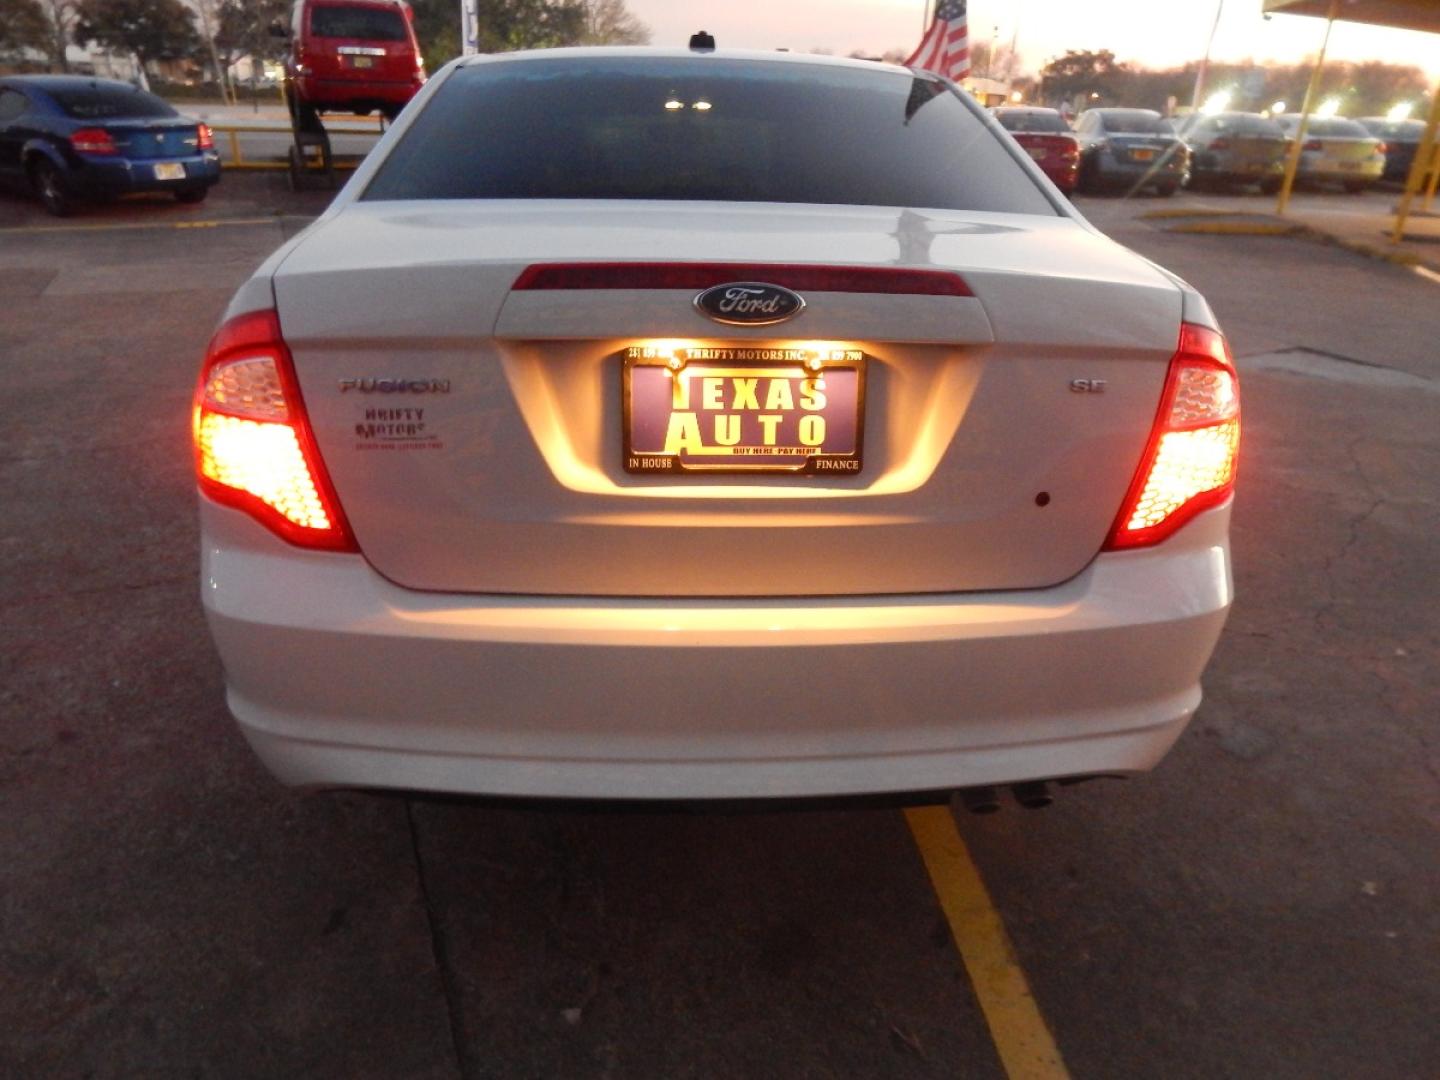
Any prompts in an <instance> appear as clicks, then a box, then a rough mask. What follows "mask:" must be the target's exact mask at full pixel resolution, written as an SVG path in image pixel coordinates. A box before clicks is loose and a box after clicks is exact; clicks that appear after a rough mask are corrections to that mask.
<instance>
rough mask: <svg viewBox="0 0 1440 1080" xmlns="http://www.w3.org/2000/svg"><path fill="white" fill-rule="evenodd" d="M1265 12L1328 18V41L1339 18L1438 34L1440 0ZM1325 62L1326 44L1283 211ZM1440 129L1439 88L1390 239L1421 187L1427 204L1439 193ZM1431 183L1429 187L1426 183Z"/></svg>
mask: <svg viewBox="0 0 1440 1080" xmlns="http://www.w3.org/2000/svg"><path fill="white" fill-rule="evenodd" d="M1264 10H1265V14H1266V15H1267V16H1269V15H1272V14H1273V15H1311V16H1315V17H1317V18H1321V19H1326V20H1328V25H1327V26H1326V28H1325V42H1326V44H1328V43H1329V41H1330V29H1331V27H1333V26H1334V25H1335V22H1336V20H1337V19H1338V20H1341V21H1343V22H1358V23H1369V24H1370V25H1372V26H1388V27H1392V28H1394V29H1397V30H1420V31H1423V32H1425V33H1430V34H1440V0H1265V8H1264ZM1324 66H1325V45H1322V46H1321V47H1320V56H1319V58H1318V59H1317V60H1316V61H1315V71H1314V73H1313V74H1312V76H1311V78H1310V88H1309V90H1308V91H1307V92H1306V94H1305V105H1304V107H1303V109H1302V110H1301V114H1300V126H1299V129H1298V130H1297V131H1296V133H1295V143H1294V146H1292V148H1291V152H1290V159H1289V161H1288V162H1287V164H1286V168H1285V181H1284V183H1283V184H1282V185H1281V188H1280V202H1279V204H1278V206H1277V207H1276V212H1277V213H1281V214H1283V213H1284V212H1285V204H1286V202H1287V201H1288V200H1289V198H1290V188H1291V187H1292V186H1293V184H1294V182H1295V170H1296V168H1297V167H1298V166H1299V163H1300V148H1301V146H1302V144H1303V143H1304V141H1305V127H1306V124H1307V123H1308V122H1309V120H1310V110H1311V109H1312V108H1313V107H1314V104H1315V101H1314V98H1315V89H1316V87H1317V86H1318V85H1319V82H1320V72H1321V69H1322V68H1323V67H1324ZM1437 128H1440V88H1437V90H1436V92H1435V96H1434V100H1433V101H1432V103H1431V106H1430V119H1429V121H1428V123H1426V125H1425V134H1424V135H1423V136H1421V139H1420V145H1419V146H1418V147H1417V148H1416V151H1415V163H1414V164H1413V165H1412V166H1411V167H1410V175H1409V177H1407V178H1406V181H1405V195H1404V196H1403V197H1402V198H1401V200H1400V206H1399V207H1398V209H1397V210H1396V213H1395V230H1394V232H1393V233H1392V234H1391V239H1392V240H1394V241H1395V242H1396V243H1398V242H1399V241H1400V240H1401V239H1402V237H1403V236H1404V234H1405V220H1406V218H1408V217H1409V216H1410V206H1411V203H1412V202H1413V201H1414V199H1415V195H1416V194H1417V193H1418V192H1419V191H1420V190H1421V188H1427V194H1426V199H1425V201H1426V206H1427V208H1428V206H1429V203H1430V200H1431V199H1433V198H1434V196H1435V186H1436V180H1437V179H1440V155H1437V153H1436V151H1437V149H1440V147H1437V144H1436V129H1437ZM1427 185H1428V187H1427Z"/></svg>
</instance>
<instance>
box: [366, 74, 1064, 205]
mask: <svg viewBox="0 0 1440 1080" xmlns="http://www.w3.org/2000/svg"><path fill="white" fill-rule="evenodd" d="M362 198H364V199H371V200H374V199H700V200H721V201H741V202H784V203H842V204H851V205H866V206H904V207H917V208H920V207H925V208H933V209H956V210H993V211H1001V212H1008V213H1022V214H1046V215H1054V214H1056V213H1057V211H1056V210H1055V208H1054V207H1053V205H1052V204H1051V203H1050V202H1049V200H1047V199H1046V198H1045V196H1044V195H1043V194H1042V193H1041V192H1040V190H1039V188H1038V187H1037V186H1036V185H1035V183H1034V182H1033V181H1032V180H1031V179H1030V177H1029V176H1028V175H1027V174H1026V173H1025V172H1024V170H1023V169H1022V168H1021V167H1020V166H1019V164H1018V163H1017V162H1016V161H1015V159H1014V158H1012V157H1011V156H1010V153H1009V151H1008V150H1007V149H1006V148H1005V146H1004V145H1002V144H1001V142H1000V140H998V139H997V138H996V137H995V136H994V135H993V134H992V133H991V131H990V130H989V129H988V128H987V126H986V124H985V123H984V122H983V120H982V119H981V118H980V116H978V115H977V113H976V111H975V110H974V109H973V108H972V107H971V106H969V105H967V104H966V103H965V102H964V101H962V100H961V99H960V97H959V96H958V95H957V94H955V93H953V92H952V91H950V90H949V89H947V88H946V86H945V84H944V83H942V82H940V81H938V80H936V79H933V78H931V77H929V76H911V75H908V74H902V73H899V72H891V71H884V70H873V71H872V70H865V69H855V68H844V67H839V66H836V67H829V66H822V65H819V64H800V63H790V62H768V61H759V60H731V59H723V58H720V57H713V56H699V57H684V58H669V59H661V58H655V57H644V58H641V57H615V56H611V57H595V58H585V57H575V56H573V55H572V56H569V57H565V58H558V57H557V58H554V59H545V58H537V59H530V60H518V61H498V62H490V63H480V64H476V65H474V66H471V67H462V68H459V69H457V70H456V71H455V72H454V73H453V74H452V75H451V77H450V78H449V79H448V80H446V82H445V83H444V85H443V86H441V88H440V89H439V91H438V92H437V93H436V94H435V96H434V97H433V98H432V99H431V100H430V102H429V103H428V104H427V105H426V107H425V109H424V110H423V111H422V112H421V113H420V114H419V116H417V117H416V118H415V121H414V123H413V124H412V125H411V126H410V128H409V129H408V130H407V131H406V133H405V135H404V136H403V137H402V138H401V140H400V142H399V143H398V145H396V147H395V149H394V150H393V151H392V152H391V153H390V155H389V156H388V157H387V158H386V159H385V161H384V163H383V164H382V165H381V166H380V168H379V171H378V172H377V173H376V176H375V179H374V180H372V181H371V183H370V186H369V188H368V189H367V190H366V192H365V194H364V195H363V196H362Z"/></svg>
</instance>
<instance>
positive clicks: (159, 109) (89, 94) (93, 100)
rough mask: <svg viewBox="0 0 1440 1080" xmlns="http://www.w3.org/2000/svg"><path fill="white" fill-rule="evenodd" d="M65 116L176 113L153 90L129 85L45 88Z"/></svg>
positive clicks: (95, 117)
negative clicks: (70, 88)
mask: <svg viewBox="0 0 1440 1080" xmlns="http://www.w3.org/2000/svg"><path fill="white" fill-rule="evenodd" d="M46 93H47V94H49V95H50V96H51V97H52V98H54V99H55V104H57V105H59V106H60V108H61V109H63V110H64V111H65V115H66V116H71V117H74V118H75V119H76V120H110V119H114V118H116V117H122V116H142V117H159V116H179V115H180V114H179V113H177V112H176V111H175V110H174V109H172V108H171V107H170V106H169V105H167V104H166V103H165V102H164V101H162V100H161V99H160V98H158V97H156V96H155V95H154V94H149V93H146V92H145V91H144V90H137V89H135V88H134V87H131V86H116V87H109V86H85V87H78V88H76V89H73V90H47V91H46Z"/></svg>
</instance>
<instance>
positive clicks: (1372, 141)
mask: <svg viewBox="0 0 1440 1080" xmlns="http://www.w3.org/2000/svg"><path fill="white" fill-rule="evenodd" d="M1275 119H1276V121H1277V122H1278V123H1279V124H1280V126H1281V127H1282V128H1284V129H1285V134H1286V136H1287V137H1289V138H1292V139H1293V138H1294V137H1295V133H1296V132H1297V131H1298V130H1299V129H1300V117H1298V116H1278V117H1276V118H1275ZM1384 171H1385V144H1384V143H1383V142H1381V141H1380V140H1379V139H1377V138H1375V137H1374V136H1372V135H1371V134H1370V132H1368V131H1366V130H1365V128H1364V127H1363V126H1362V125H1361V124H1359V123H1358V122H1357V121H1354V120H1347V119H1345V118H1344V117H1342V116H1312V117H1311V118H1310V121H1309V123H1307V124H1306V125H1305V142H1304V145H1302V146H1301V148H1300V167H1299V169H1298V170H1297V171H1296V173H1295V175H1296V177H1297V178H1298V179H1300V180H1308V181H1311V182H1314V183H1331V184H1340V185H1342V186H1343V187H1344V188H1345V190H1346V191H1349V192H1352V193H1353V192H1360V191H1364V190H1365V189H1366V188H1368V187H1369V186H1370V185H1371V184H1373V183H1375V181H1376V180H1379V179H1380V177H1381V175H1382V174H1383V173H1384Z"/></svg>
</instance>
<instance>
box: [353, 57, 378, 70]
mask: <svg viewBox="0 0 1440 1080" xmlns="http://www.w3.org/2000/svg"><path fill="white" fill-rule="evenodd" d="M350 66H351V67H357V68H368V67H374V66H375V61H374V60H373V59H371V58H370V57H368V56H352V57H351V58H350Z"/></svg>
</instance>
